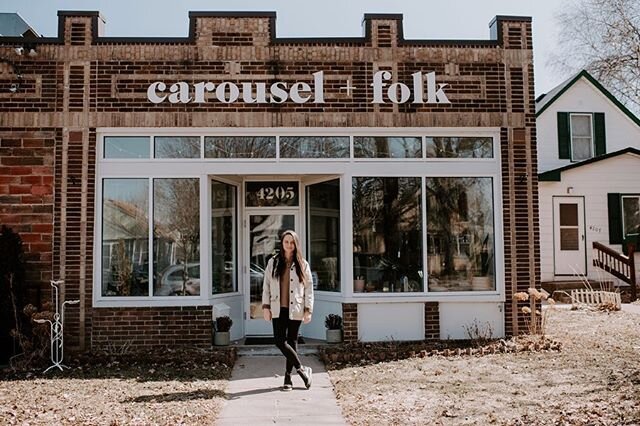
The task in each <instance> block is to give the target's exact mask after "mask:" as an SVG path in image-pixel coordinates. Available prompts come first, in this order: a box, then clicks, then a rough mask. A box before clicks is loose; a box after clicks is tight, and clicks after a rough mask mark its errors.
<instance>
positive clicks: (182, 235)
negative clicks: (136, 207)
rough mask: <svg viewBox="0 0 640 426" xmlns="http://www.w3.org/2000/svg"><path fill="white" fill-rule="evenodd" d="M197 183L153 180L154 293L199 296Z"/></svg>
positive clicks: (198, 193) (198, 183) (197, 181)
mask: <svg viewBox="0 0 640 426" xmlns="http://www.w3.org/2000/svg"><path fill="white" fill-rule="evenodd" d="M199 212H200V182H199V180H198V179H154V180H153V270H154V277H153V294H154V296H197V295H199V294H200V213H199Z"/></svg>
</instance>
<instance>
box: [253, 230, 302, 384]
mask: <svg viewBox="0 0 640 426" xmlns="http://www.w3.org/2000/svg"><path fill="white" fill-rule="evenodd" d="M280 246H281V250H280V252H279V253H278V254H277V255H276V256H274V257H273V258H271V259H270V260H269V263H268V264H267V268H266V270H265V272H264V281H263V282H262V314H263V316H264V319H265V320H266V321H272V323H273V337H274V338H275V341H276V346H277V347H278V349H280V351H281V352H282V354H283V355H284V356H285V358H286V359H287V362H286V367H285V373H284V386H283V388H282V389H283V390H285V391H290V390H292V389H293V382H292V381H291V371H292V370H293V369H294V368H295V369H296V371H297V373H298V374H299V375H300V377H301V378H302V380H303V381H304V385H305V386H306V387H307V389H309V388H310V387H311V367H305V366H303V365H302V364H301V363H300V358H298V353H297V352H296V350H297V346H298V345H297V340H298V330H299V329H300V324H301V322H302V321H304V323H305V324H307V323H308V322H310V321H311V313H312V312H313V284H312V282H311V268H310V267H309V263H308V262H307V261H306V260H304V258H303V257H302V253H301V251H300V239H299V238H298V234H296V233H295V232H294V231H291V230H289V231H284V232H283V233H282V235H281V237H280Z"/></svg>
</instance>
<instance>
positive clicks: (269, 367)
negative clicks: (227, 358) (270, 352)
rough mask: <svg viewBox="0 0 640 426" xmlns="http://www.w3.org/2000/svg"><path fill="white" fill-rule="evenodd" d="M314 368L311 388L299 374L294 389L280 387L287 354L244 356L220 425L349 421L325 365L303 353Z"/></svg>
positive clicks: (308, 363)
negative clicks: (282, 389)
mask: <svg viewBox="0 0 640 426" xmlns="http://www.w3.org/2000/svg"><path fill="white" fill-rule="evenodd" d="M300 360H301V361H302V364H303V365H308V366H310V367H311V368H313V384H312V386H311V389H309V390H307V389H306V388H305V387H304V385H303V384H302V379H300V377H299V376H298V375H294V377H293V390H292V391H290V392H283V391H281V390H280V387H281V386H282V383H283V381H284V377H283V376H282V374H283V373H284V356H282V355H279V356H241V357H240V358H239V359H238V361H236V365H235V367H234V368H233V372H232V374H231V380H230V382H229V387H228V389H227V396H228V400H227V402H226V404H225V406H224V408H223V409H222V412H221V413H220V417H219V418H218V421H217V422H216V424H217V425H220V426H222V425H252V426H257V425H273V424H289V425H296V424H299V425H308V424H313V425H346V423H345V421H344V419H343V417H342V413H341V411H340V407H339V406H338V403H337V402H336V398H335V394H334V393H333V386H332V385H331V382H330V380H329V375H328V374H327V372H326V370H325V369H324V365H323V364H322V363H321V362H320V361H319V360H318V359H317V358H316V357H315V356H312V355H308V356H301V357H300Z"/></svg>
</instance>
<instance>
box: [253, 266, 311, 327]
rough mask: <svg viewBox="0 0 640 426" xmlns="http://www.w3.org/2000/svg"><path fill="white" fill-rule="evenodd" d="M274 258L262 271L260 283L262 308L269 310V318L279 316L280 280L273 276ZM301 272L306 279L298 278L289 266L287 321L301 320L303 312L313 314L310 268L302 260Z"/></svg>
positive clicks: (292, 267) (294, 269)
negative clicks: (262, 276)
mask: <svg viewBox="0 0 640 426" xmlns="http://www.w3.org/2000/svg"><path fill="white" fill-rule="evenodd" d="M274 263H275V261H274V258H271V259H270V260H269V263H267V268H266V269H265V271H264V280H263V281H262V307H263V308H269V309H271V317H272V318H278V317H279V316H280V279H279V277H274V276H273V268H274ZM302 263H303V264H302V265H300V267H301V268H302V271H303V273H304V275H305V276H307V277H308V278H307V279H306V280H304V281H303V280H302V279H301V278H300V277H298V273H297V272H296V268H295V266H294V265H291V271H289V277H290V279H289V319H292V320H302V318H303V317H304V311H305V310H307V311H309V312H310V313H311V312H313V284H312V282H311V268H310V267H309V262H307V261H306V260H304V259H303V260H302Z"/></svg>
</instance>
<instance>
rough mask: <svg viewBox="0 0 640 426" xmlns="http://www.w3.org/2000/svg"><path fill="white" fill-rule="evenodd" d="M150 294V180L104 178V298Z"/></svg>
mask: <svg viewBox="0 0 640 426" xmlns="http://www.w3.org/2000/svg"><path fill="white" fill-rule="evenodd" d="M148 294H149V181H148V180H147V179H104V180H103V186H102V295H103V296H147V295H148Z"/></svg>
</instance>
